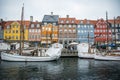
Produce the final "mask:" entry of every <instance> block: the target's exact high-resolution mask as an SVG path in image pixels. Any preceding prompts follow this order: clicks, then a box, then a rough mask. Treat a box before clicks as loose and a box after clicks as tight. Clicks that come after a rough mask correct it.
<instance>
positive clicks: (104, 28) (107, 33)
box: [94, 19, 112, 44]
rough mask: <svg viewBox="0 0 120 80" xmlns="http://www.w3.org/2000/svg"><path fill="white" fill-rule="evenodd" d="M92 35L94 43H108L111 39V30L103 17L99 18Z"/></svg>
mask: <svg viewBox="0 0 120 80" xmlns="http://www.w3.org/2000/svg"><path fill="white" fill-rule="evenodd" d="M94 35H95V38H94V41H95V43H97V44H103V43H107V42H109V43H110V42H111V40H112V30H111V27H110V24H109V23H107V22H106V21H105V20H103V19H99V20H98V21H97V23H96V26H95V31H94Z"/></svg>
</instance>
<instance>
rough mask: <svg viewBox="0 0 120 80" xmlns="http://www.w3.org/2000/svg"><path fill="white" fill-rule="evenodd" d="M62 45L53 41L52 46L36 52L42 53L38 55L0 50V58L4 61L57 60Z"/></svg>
mask: <svg viewBox="0 0 120 80" xmlns="http://www.w3.org/2000/svg"><path fill="white" fill-rule="evenodd" d="M62 48H63V45H61V44H59V43H55V44H54V47H50V48H48V50H47V51H46V52H42V53H40V52H39V53H38V54H42V56H41V55H38V56H23V55H19V54H17V53H14V54H10V53H7V52H1V59H2V60H6V61H51V60H57V59H59V58H60V56H61V50H62Z"/></svg>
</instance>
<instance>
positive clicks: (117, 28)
mask: <svg viewBox="0 0 120 80" xmlns="http://www.w3.org/2000/svg"><path fill="white" fill-rule="evenodd" d="M108 22H109V23H110V24H111V28H112V42H113V43H114V44H120V16H118V17H117V18H115V19H110V20H108Z"/></svg>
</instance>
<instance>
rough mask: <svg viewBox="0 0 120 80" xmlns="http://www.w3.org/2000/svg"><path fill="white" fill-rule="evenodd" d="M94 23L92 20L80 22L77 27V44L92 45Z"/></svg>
mask: <svg viewBox="0 0 120 80" xmlns="http://www.w3.org/2000/svg"><path fill="white" fill-rule="evenodd" d="M94 22H95V21H92V20H86V19H85V20H80V21H79V24H78V25H77V41H78V42H79V43H84V42H85V43H88V42H89V43H90V44H94Z"/></svg>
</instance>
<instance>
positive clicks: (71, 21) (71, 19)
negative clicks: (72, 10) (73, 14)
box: [58, 18, 76, 24]
mask: <svg viewBox="0 0 120 80" xmlns="http://www.w3.org/2000/svg"><path fill="white" fill-rule="evenodd" d="M62 21H63V22H62ZM67 21H68V22H67ZM58 23H59V24H76V19H75V18H59V21H58Z"/></svg>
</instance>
